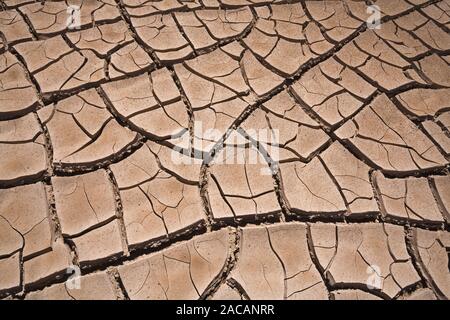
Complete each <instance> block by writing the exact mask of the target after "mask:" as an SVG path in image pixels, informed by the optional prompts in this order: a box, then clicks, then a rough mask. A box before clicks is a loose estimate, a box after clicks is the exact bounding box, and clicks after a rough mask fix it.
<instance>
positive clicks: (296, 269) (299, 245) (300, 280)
mask: <svg viewBox="0 0 450 320" xmlns="http://www.w3.org/2000/svg"><path fill="white" fill-rule="evenodd" d="M306 233H307V231H306V225H304V224H287V225H273V226H268V227H248V228H244V229H243V230H242V235H241V245H240V254H239V259H238V261H237V264H236V266H235V269H234V270H233V271H232V273H231V275H230V277H231V278H233V279H234V280H235V281H237V282H238V283H239V284H240V285H241V286H242V288H243V289H244V292H245V293H246V294H247V295H248V297H249V298H250V299H269V300H270V299H300V300H301V299H315V300H316V299H319V300H323V299H328V291H327V289H326V287H325V284H324V283H323V281H322V278H321V277H320V274H319V272H318V271H317V269H316V267H315V266H314V264H313V262H312V260H311V258H310V255H309V250H308V245H307V241H306Z"/></svg>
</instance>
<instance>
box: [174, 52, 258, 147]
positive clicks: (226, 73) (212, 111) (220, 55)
mask: <svg viewBox="0 0 450 320" xmlns="http://www.w3.org/2000/svg"><path fill="white" fill-rule="evenodd" d="M231 46H233V44H231V45H228V46H227V47H225V48H223V50H222V49H216V50H215V51H213V52H211V53H208V54H205V55H202V56H200V57H197V58H195V59H193V60H189V61H187V62H185V63H183V64H177V65H175V68H174V69H175V72H176V75H177V77H178V79H179V80H180V84H181V86H182V88H183V91H184V92H185V94H186V97H187V99H188V100H189V103H190V105H191V107H192V109H193V112H194V119H195V122H194V128H193V129H194V139H195V140H194V147H195V148H196V149H201V150H202V151H209V150H210V149H211V147H212V146H213V144H214V143H215V142H216V141H217V140H218V139H219V138H220V137H221V136H222V135H223V134H224V133H225V132H226V130H227V129H228V128H229V127H230V126H231V124H232V123H233V122H234V121H235V120H236V118H237V117H238V116H239V115H240V114H241V113H242V112H243V111H244V110H245V108H247V107H248V106H249V105H250V104H251V103H252V101H253V100H254V99H253V97H252V96H251V95H250V88H249V86H248V85H247V84H246V82H245V79H244V77H243V75H242V72H241V69H240V65H239V60H238V59H239V58H235V57H234V55H233V53H227V52H226V51H225V50H228V51H230V52H234V51H237V55H238V57H239V55H240V53H241V52H242V50H243V48H242V47H240V46H239V45H237V44H235V46H234V47H231ZM233 49H234V50H233ZM208 132H210V133H211V135H213V134H214V136H208Z"/></svg>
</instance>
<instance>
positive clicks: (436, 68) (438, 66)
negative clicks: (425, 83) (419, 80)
mask: <svg viewBox="0 0 450 320" xmlns="http://www.w3.org/2000/svg"><path fill="white" fill-rule="evenodd" d="M415 64H416V66H417V68H419V69H420V70H421V71H422V72H423V73H424V75H425V77H426V78H427V79H428V80H429V82H431V83H434V84H437V85H439V86H444V87H449V86H450V80H449V79H450V66H449V65H448V63H447V62H446V61H445V60H444V59H442V57H440V56H439V55H437V54H435V53H433V54H432V55H431V56H426V57H425V58H423V59H421V60H419V61H417V62H415Z"/></svg>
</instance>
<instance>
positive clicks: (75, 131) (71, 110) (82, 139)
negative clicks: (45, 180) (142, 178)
mask: <svg viewBox="0 0 450 320" xmlns="http://www.w3.org/2000/svg"><path fill="white" fill-rule="evenodd" d="M38 115H39V117H40V119H41V121H42V123H43V124H44V125H45V126H46V127H47V130H48V132H49V134H50V139H51V141H52V146H53V162H54V165H57V166H62V167H64V166H71V165H87V164H96V163H101V162H102V161H105V160H111V159H114V158H115V157H116V156H117V155H118V154H120V153H121V152H123V151H124V150H125V149H126V148H127V147H129V146H130V145H131V144H132V143H134V142H135V141H136V139H137V137H136V134H135V133H133V132H132V131H130V130H128V129H127V128H124V127H122V126H120V125H119V124H118V123H117V121H116V120H115V119H114V118H113V116H112V115H111V114H110V113H109V111H108V110H107V108H106V106H105V104H104V102H103V100H102V99H101V97H100V96H99V95H98V94H97V92H96V91H95V90H94V89H90V90H87V91H83V92H80V93H79V94H76V95H73V96H71V97H69V98H66V99H64V100H61V101H59V102H57V103H55V104H52V105H49V106H46V107H44V108H43V109H40V110H39V111H38Z"/></svg>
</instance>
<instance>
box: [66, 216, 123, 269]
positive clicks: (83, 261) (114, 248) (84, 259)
mask: <svg viewBox="0 0 450 320" xmlns="http://www.w3.org/2000/svg"><path fill="white" fill-rule="evenodd" d="M71 241H73V243H74V244H75V247H76V250H77V254H78V261H79V263H80V265H81V266H82V267H89V266H92V265H96V264H98V263H101V262H105V261H107V262H108V261H113V260H115V259H116V258H117V257H119V256H121V255H122V254H123V252H124V248H123V245H122V236H121V229H120V227H119V223H118V221H117V220H113V221H111V222H109V223H108V224H106V225H103V226H101V227H98V228H96V229H93V230H91V231H89V232H86V233H83V234H82V235H80V236H78V237H74V238H72V239H71Z"/></svg>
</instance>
